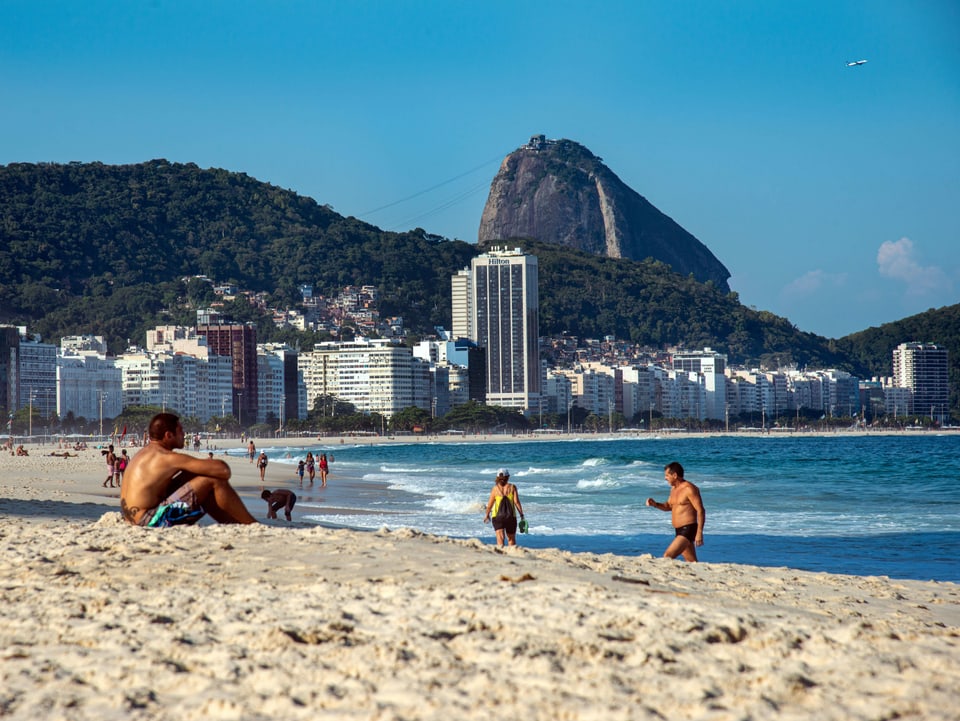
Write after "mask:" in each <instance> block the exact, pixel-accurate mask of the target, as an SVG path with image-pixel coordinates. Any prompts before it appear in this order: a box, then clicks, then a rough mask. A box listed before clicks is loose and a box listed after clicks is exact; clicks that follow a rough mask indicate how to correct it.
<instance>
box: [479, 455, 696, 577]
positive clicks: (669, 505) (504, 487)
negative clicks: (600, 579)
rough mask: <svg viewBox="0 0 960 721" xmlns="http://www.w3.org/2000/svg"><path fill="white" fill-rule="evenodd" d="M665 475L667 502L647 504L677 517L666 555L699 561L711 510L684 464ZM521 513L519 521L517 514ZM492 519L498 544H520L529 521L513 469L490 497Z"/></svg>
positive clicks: (487, 515) (488, 515)
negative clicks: (520, 535)
mask: <svg viewBox="0 0 960 721" xmlns="http://www.w3.org/2000/svg"><path fill="white" fill-rule="evenodd" d="M663 476H664V479H665V480H666V481H667V483H669V484H670V496H669V498H667V500H666V501H665V502H663V503H659V502H657V501H655V500H653V499H652V498H648V499H647V502H646V504H647V506H650V507H652V508H657V509H659V510H661V511H670V513H671V517H672V520H673V528H674V534H675V536H674V539H673V541H671V542H670V545H669V546H667V550H666V551H664V553H663V555H664V556H665V557H666V558H677V557H678V556H683V558H684V560H686V561H689V562H691V563H695V562H696V561H697V546H702V545H703V526H704V523H705V522H706V520H707V513H706V511H705V510H704V508H703V499H702V498H701V497H700V489H699V488H697V487H696V486H695V485H694V484H692V483H690V481H688V480H686V479H685V478H684V477H683V466H681V465H680V464H679V463H677V462H676V461H673V462H672V463H668V464H667V465H666V467H665V468H664V470H663ZM518 516H519V521H518V520H517V517H518ZM487 521H491V522H492V524H493V530H494V532H495V533H496V535H497V546H498V547H500V548H502V547H503V545H504V541H506V543H507V544H508V545H510V546H516V545H517V529H518V528H519V530H520V532H521V533H526V531H527V521H526V518H525V517H524V515H523V505H522V504H521V503H520V492H519V491H518V490H517V487H516V486H515V485H514V484H512V483H510V471H508V470H507V469H506V468H501V469H500V470H499V471H497V478H496V481H495V482H494V484H493V488H492V489H491V490H490V497H489V498H488V499H487V510H486V513H485V514H484V516H483V522H484V523H486V522H487Z"/></svg>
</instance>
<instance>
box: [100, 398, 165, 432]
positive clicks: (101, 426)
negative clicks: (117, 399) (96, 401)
mask: <svg viewBox="0 0 960 721" xmlns="http://www.w3.org/2000/svg"><path fill="white" fill-rule="evenodd" d="M98 393H99V394H100V437H101V438H103V399H104V398H106V397H107V394H106V393H104V392H103V391H98ZM154 408H156V406H154Z"/></svg>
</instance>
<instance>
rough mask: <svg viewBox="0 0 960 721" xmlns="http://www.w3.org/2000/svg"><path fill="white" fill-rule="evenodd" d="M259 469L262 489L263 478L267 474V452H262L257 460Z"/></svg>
mask: <svg viewBox="0 0 960 721" xmlns="http://www.w3.org/2000/svg"><path fill="white" fill-rule="evenodd" d="M257 468H259V469H260V486H261V489H262V486H263V477H264V476H265V475H266V473H267V452H266V451H260V456H259V458H257Z"/></svg>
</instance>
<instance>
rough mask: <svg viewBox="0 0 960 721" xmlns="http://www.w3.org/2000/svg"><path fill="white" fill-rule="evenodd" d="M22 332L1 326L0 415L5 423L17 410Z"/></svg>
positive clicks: (12, 326)
mask: <svg viewBox="0 0 960 721" xmlns="http://www.w3.org/2000/svg"><path fill="white" fill-rule="evenodd" d="M19 357H20V330H19V329H18V328H17V326H14V325H0V413H3V418H4V421H5V422H6V419H7V416H8V414H10V413H13V412H14V411H15V410H17V389H18V387H19V386H18V383H17V379H18V377H19V370H20V362H19Z"/></svg>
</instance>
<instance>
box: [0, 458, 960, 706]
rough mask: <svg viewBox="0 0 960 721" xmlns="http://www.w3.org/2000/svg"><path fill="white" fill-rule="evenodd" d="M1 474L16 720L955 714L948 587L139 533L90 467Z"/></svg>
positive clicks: (273, 529) (340, 534) (462, 547)
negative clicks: (123, 517)
mask: <svg viewBox="0 0 960 721" xmlns="http://www.w3.org/2000/svg"><path fill="white" fill-rule="evenodd" d="M94 454H95V455H94ZM230 462H231V467H232V468H233V469H234V481H235V483H236V485H237V487H238V488H241V489H245V490H248V491H254V492H255V491H256V490H257V489H258V488H259V475H258V473H257V471H256V468H255V466H253V465H251V464H249V463H247V462H246V461H243V462H239V459H235V458H231V459H230ZM284 469H285V470H287V469H288V467H284ZM0 471H2V475H0V518H2V522H0V573H2V574H3V578H4V584H3V586H2V587H0V602H2V603H3V607H4V613H3V614H2V615H0V648H3V649H4V650H3V652H2V658H3V663H2V664H0V704H2V705H0V708H3V712H4V715H6V716H9V717H10V718H12V719H24V720H25V719H33V718H41V717H43V718H55V717H56V718H71V719H91V720H92V719H98V720H102V719H107V720H112V719H118V720H119V719H127V718H137V719H147V720H149V721H153V720H160V719H164V720H166V719H181V718H200V717H203V718H210V719H223V720H224V721H225V720H226V719H236V718H243V719H269V718H284V719H313V718H316V714H317V713H318V712H320V713H323V712H329V713H332V714H337V715H338V717H343V718H365V719H366V718H370V719H384V720H396V721H398V720H399V719H402V718H418V719H436V720H437V721H440V720H441V719H444V720H445V719H448V718H451V717H453V718H461V719H481V718H482V719H489V717H490V712H491V707H490V703H491V699H497V703H498V705H499V708H498V710H497V713H505V714H509V715H521V714H522V715H523V716H524V717H525V718H531V719H537V720H539V719H543V720H544V721H546V720H548V719H549V720H551V721H552V720H553V719H557V718H566V719H579V720H584V721H586V720H594V719H596V720H597V721H599V720H600V719H603V720H606V719H614V720H617V719H636V718H651V719H653V718H663V717H667V718H670V717H680V716H682V717H688V718H719V719H727V718H730V719H732V718H745V717H753V718H765V717H768V716H770V715H771V714H776V715H778V716H784V717H790V718H811V719H814V718H816V719H818V720H819V719H838V720H839V719H844V720H846V719H876V718H879V717H885V718H890V717H893V716H899V717H914V718H925V719H944V720H945V719H949V718H952V715H953V709H954V708H955V707H956V704H957V703H958V702H960V666H958V664H957V662H956V659H957V652H958V646H960V585H958V584H953V583H944V582H921V581H899V580H896V581H894V580H891V579H889V578H886V577H860V576H838V575H832V574H827V573H810V572H804V571H796V570H793V569H788V568H760V567H755V566H748V565H740V564H724V563H718V564H711V563H701V564H697V565H687V564H683V563H680V562H674V561H667V560H665V559H660V558H654V557H652V556H650V555H643V556H637V557H621V556H615V555H612V554H600V555H598V554H593V553H569V552H564V551H559V550H555V549H531V548H525V547H524V548H516V549H509V550H506V551H501V550H498V549H496V548H495V547H493V546H492V545H490V544H489V543H484V542H481V541H478V540H454V539H450V538H445V537H440V536H429V535H425V534H422V533H418V532H416V531H411V530H397V531H387V530H380V531H350V530H346V529H331V528H328V527H323V526H316V525H312V524H311V525H310V526H309V527H308V526H307V524H299V523H297V522H296V521H295V522H294V523H292V524H287V523H286V522H284V521H280V522H277V521H271V522H269V523H259V524H256V525H254V526H219V525H216V524H209V523H207V524H202V525H197V526H193V527H179V528H170V529H142V528H138V527H132V526H127V525H125V524H124V523H123V522H122V521H121V520H120V517H119V513H118V511H117V500H116V491H115V490H114V491H112V492H111V491H110V489H104V488H102V487H101V486H100V485H99V484H100V482H101V481H102V480H103V478H102V476H103V475H105V466H104V465H103V462H102V460H101V456H100V454H99V451H87V452H84V453H83V454H81V456H80V457H78V458H57V457H51V456H49V455H47V456H29V457H26V458H17V457H10V456H3V457H2V458H0ZM292 478H293V475H292V474H291V479H292ZM336 478H337V479H338V480H337V482H338V483H349V480H348V479H345V478H343V477H341V476H339V475H338V476H336ZM269 480H270V478H269V468H268V487H269V486H270V485H277V484H276V482H274V483H273V484H270V483H269ZM291 483H292V485H293V486H294V487H295V486H296V483H297V482H296V481H295V480H291V481H290V483H286V484H284V487H291V486H290V484H291ZM251 510H252V511H254V515H255V516H256V517H257V518H258V519H262V518H263V516H264V515H265V508H263V507H256V506H253V507H252V508H251ZM295 513H296V511H295ZM504 669H510V671H509V673H507V674H505V673H504Z"/></svg>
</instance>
